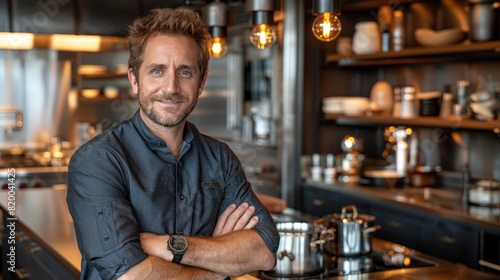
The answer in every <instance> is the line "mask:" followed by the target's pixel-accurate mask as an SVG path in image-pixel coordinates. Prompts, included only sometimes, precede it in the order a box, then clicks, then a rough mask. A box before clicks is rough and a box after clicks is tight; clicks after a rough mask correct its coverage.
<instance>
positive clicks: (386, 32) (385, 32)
mask: <svg viewBox="0 0 500 280" xmlns="http://www.w3.org/2000/svg"><path fill="white" fill-rule="evenodd" d="M381 49H382V52H388V51H390V50H391V32H390V28H389V25H388V24H386V25H384V27H383V29H382V48H381Z"/></svg>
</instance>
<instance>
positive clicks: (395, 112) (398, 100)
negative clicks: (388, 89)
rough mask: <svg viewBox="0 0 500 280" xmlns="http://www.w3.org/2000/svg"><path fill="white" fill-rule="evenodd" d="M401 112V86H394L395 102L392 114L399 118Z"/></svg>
mask: <svg viewBox="0 0 500 280" xmlns="http://www.w3.org/2000/svg"><path fill="white" fill-rule="evenodd" d="M400 114H401V87H394V103H393V105H392V116H393V117H395V118H399V115H400Z"/></svg>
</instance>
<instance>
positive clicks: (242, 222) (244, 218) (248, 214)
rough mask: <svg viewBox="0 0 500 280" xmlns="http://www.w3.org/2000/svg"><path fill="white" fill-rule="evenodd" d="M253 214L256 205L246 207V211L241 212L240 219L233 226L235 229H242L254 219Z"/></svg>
mask: <svg viewBox="0 0 500 280" xmlns="http://www.w3.org/2000/svg"><path fill="white" fill-rule="evenodd" d="M253 214H255V207H253V206H249V207H248V208H246V209H245V212H243V213H242V214H241V216H240V217H238V220H237V221H236V223H235V224H234V226H233V230H240V229H244V228H245V226H246V225H247V224H248V222H249V221H250V219H252V217H253Z"/></svg>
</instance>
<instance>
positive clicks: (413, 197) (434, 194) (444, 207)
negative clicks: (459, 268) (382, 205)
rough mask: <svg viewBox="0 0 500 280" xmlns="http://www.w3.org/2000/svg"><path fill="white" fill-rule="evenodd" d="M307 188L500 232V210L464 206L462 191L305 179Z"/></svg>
mask: <svg viewBox="0 0 500 280" xmlns="http://www.w3.org/2000/svg"><path fill="white" fill-rule="evenodd" d="M306 185H310V186H315V187H319V188H323V189H325V190H334V191H337V192H341V193H345V194H350V195H355V196H356V197H359V198H366V199H369V200H376V201H385V202H387V203H392V204H397V205H400V206H401V207H406V208H412V209H416V210H419V211H424V212H430V213H432V214H433V215H436V216H442V217H446V219H450V220H456V221H460V222H463V223H468V224H471V225H473V226H477V227H480V228H488V229H491V230H493V231H500V209H498V208H488V207H477V206H473V205H467V204H464V203H462V201H461V192H460V190H458V189H455V188H412V187H396V188H388V187H370V186H361V185H356V184H344V183H334V184H326V183H323V182H318V181H313V180H310V179H306Z"/></svg>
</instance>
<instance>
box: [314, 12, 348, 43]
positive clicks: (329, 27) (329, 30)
mask: <svg viewBox="0 0 500 280" xmlns="http://www.w3.org/2000/svg"><path fill="white" fill-rule="evenodd" d="M341 30H342V25H341V24H340V19H339V18H338V17H337V16H335V15H334V14H332V13H328V12H326V13H322V14H320V15H319V16H317V17H316V18H315V19H314V21H313V24H312V31H313V34H314V36H315V37H316V38H318V40H320V41H323V42H330V41H333V40H335V38H337V37H338V36H339V35H340V31H341Z"/></svg>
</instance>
